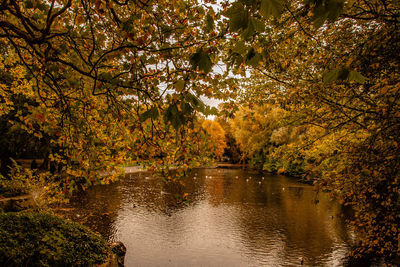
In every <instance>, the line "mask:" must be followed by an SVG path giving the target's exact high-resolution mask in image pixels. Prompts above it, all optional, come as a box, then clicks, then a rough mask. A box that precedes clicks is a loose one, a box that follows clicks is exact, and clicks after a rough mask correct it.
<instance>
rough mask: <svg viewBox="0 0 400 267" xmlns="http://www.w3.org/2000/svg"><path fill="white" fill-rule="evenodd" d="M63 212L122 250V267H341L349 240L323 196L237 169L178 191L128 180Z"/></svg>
mask: <svg viewBox="0 0 400 267" xmlns="http://www.w3.org/2000/svg"><path fill="white" fill-rule="evenodd" d="M184 193H188V194H189V195H188V198H189V203H183V204H182V203H181V204H177V203H178V202H179V195H182V194H184ZM316 199H318V200H319V202H318V204H315V200H316ZM70 206H71V207H73V208H74V209H73V210H72V211H71V214H73V216H74V217H76V218H75V219H78V220H80V221H82V222H84V223H85V224H87V225H89V226H90V227H91V228H92V229H94V230H95V231H98V232H100V233H101V234H102V235H104V236H105V237H106V238H107V239H109V240H111V241H112V240H119V241H122V242H123V243H124V244H125V245H126V247H127V255H126V258H125V260H126V261H125V262H126V266H167V265H170V266H298V265H300V260H299V258H300V257H302V258H303V259H304V265H306V266H341V265H342V262H343V258H344V257H345V255H346V252H347V251H348V247H349V246H348V245H347V244H348V243H349V242H350V240H351V239H352V236H354V234H353V233H352V232H351V230H349V229H347V228H346V226H345V222H344V219H343V217H342V216H341V214H342V210H341V207H340V205H338V204H337V203H336V202H334V201H332V200H330V198H329V196H328V195H326V194H322V193H319V194H318V195H316V192H315V191H314V189H313V187H312V186H308V185H303V184H299V183H297V182H296V181H294V180H293V179H290V178H287V177H283V176H267V175H264V179H263V175H260V174H254V173H250V172H248V171H243V170H239V169H199V170H195V171H194V172H193V173H192V174H191V175H189V176H188V177H187V178H186V179H185V180H184V185H176V184H175V185H173V184H168V185H166V184H164V183H163V182H162V181H161V179H160V178H156V177H151V176H150V175H149V174H147V173H140V174H131V175H127V176H126V177H125V178H124V179H122V180H121V181H120V182H118V183H116V184H113V185H108V186H100V187H95V188H92V189H91V190H89V191H88V192H87V193H86V194H85V195H82V196H80V197H78V198H77V199H76V200H75V201H74V202H73V203H71V205H70ZM71 214H70V215H71Z"/></svg>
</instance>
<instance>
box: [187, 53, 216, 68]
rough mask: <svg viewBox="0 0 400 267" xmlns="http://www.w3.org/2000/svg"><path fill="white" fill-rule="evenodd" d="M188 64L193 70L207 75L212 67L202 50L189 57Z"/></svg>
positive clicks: (208, 57) (207, 56)
mask: <svg viewBox="0 0 400 267" xmlns="http://www.w3.org/2000/svg"><path fill="white" fill-rule="evenodd" d="M190 64H191V65H192V67H193V69H197V68H198V69H199V70H203V71H204V72H205V73H209V72H210V71H211V69H212V66H213V64H212V62H211V59H210V56H209V55H208V54H207V53H206V52H205V51H204V50H203V49H199V50H197V52H196V53H194V54H193V55H192V56H191V57H190Z"/></svg>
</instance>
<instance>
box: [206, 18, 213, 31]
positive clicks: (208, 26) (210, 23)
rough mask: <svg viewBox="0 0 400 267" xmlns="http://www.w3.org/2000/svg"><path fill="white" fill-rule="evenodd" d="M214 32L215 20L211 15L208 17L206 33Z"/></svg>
mask: <svg viewBox="0 0 400 267" xmlns="http://www.w3.org/2000/svg"><path fill="white" fill-rule="evenodd" d="M212 30H214V19H213V17H212V16H211V15H210V14H207V16H206V31H207V32H210V31H212Z"/></svg>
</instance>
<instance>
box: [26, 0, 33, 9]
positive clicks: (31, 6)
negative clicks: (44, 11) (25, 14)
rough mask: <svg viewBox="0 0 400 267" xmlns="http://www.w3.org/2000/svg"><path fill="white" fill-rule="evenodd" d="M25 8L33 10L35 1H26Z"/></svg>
mask: <svg viewBox="0 0 400 267" xmlns="http://www.w3.org/2000/svg"><path fill="white" fill-rule="evenodd" d="M25 8H33V1H32V0H26V1H25Z"/></svg>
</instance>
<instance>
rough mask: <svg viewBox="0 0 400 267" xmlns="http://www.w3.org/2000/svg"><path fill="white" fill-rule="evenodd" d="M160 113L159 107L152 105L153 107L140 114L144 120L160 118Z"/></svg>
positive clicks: (141, 119) (142, 120)
mask: <svg viewBox="0 0 400 267" xmlns="http://www.w3.org/2000/svg"><path fill="white" fill-rule="evenodd" d="M159 115H160V114H159V113H158V108H157V107H156V106H152V107H151V109H149V110H147V111H145V112H143V113H142V115H141V116H140V121H141V122H144V121H145V120H147V119H152V120H155V119H157V118H158V116H159Z"/></svg>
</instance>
